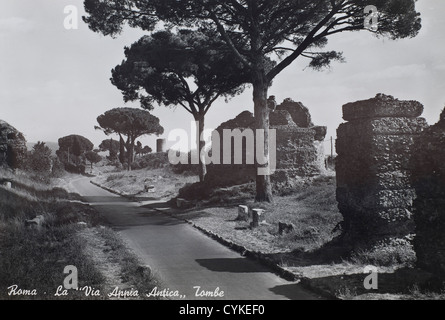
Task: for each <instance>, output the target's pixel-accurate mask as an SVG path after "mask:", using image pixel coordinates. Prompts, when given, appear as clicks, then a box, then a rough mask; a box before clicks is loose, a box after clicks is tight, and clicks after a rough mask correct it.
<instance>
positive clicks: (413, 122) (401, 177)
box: [336, 94, 427, 244]
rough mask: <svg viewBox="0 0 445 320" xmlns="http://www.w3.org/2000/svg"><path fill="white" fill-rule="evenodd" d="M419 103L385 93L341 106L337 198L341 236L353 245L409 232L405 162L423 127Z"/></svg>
mask: <svg viewBox="0 0 445 320" xmlns="http://www.w3.org/2000/svg"><path fill="white" fill-rule="evenodd" d="M422 112H423V106H422V105H421V104H420V103H419V102H416V101H400V100H397V99H394V98H393V97H391V96H386V95H382V94H380V95H377V96H376V97H375V98H373V99H369V100H366V101H358V102H355V103H350V104H346V105H344V106H343V118H344V119H345V120H347V121H348V122H347V123H343V124H341V125H340V127H339V128H338V130H337V143H336V149H337V154H338V157H337V160H336V172H337V200H338V207H339V210H340V212H341V213H342V215H343V218H344V222H343V228H344V231H345V236H346V239H349V240H351V242H353V243H357V244H363V243H364V244H373V243H376V242H377V241H379V240H383V241H384V240H385V239H391V238H403V237H405V236H407V235H409V234H411V233H413V232H414V220H413V218H412V216H413V208H412V205H413V200H414V199H415V190H414V188H413V187H412V185H411V182H410V181H411V173H410V163H411V155H412V151H413V148H414V142H415V139H416V137H418V136H419V134H420V133H421V132H422V131H423V130H424V129H425V128H426V127H427V123H426V121H425V119H423V118H419V116H420V115H421V114H422Z"/></svg>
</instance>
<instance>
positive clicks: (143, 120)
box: [96, 108, 164, 170]
mask: <svg viewBox="0 0 445 320" xmlns="http://www.w3.org/2000/svg"><path fill="white" fill-rule="evenodd" d="M97 122H98V123H99V127H96V129H100V130H102V131H103V132H104V133H105V134H106V135H110V134H118V135H119V139H120V141H121V146H122V144H123V145H124V146H125V149H126V153H127V154H126V159H125V160H126V162H127V166H128V170H131V164H132V162H133V160H134V147H135V144H136V139H137V138H139V137H141V136H144V135H149V134H155V135H160V134H162V133H164V128H163V127H162V126H161V125H160V123H159V119H158V118H157V117H155V116H154V115H152V114H150V112H148V111H145V110H141V109H135V108H115V109H112V110H109V111H107V112H105V113H104V114H102V115H100V116H99V117H97ZM123 136H125V137H126V140H125V142H124V138H123Z"/></svg>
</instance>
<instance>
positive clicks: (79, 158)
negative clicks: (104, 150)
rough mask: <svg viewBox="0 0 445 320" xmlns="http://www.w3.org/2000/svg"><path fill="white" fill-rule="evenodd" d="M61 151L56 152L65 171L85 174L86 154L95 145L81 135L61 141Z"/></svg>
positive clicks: (61, 139) (71, 136)
mask: <svg viewBox="0 0 445 320" xmlns="http://www.w3.org/2000/svg"><path fill="white" fill-rule="evenodd" d="M58 142H59V150H57V151H56V154H57V156H58V157H59V159H60V161H61V162H62V163H63V164H64V166H65V170H67V171H70V172H73V173H84V172H85V166H84V164H85V153H86V152H88V151H92V150H93V148H94V145H93V143H92V142H91V141H90V140H88V139H87V138H85V137H82V136H80V135H69V136H66V137H62V138H60V139H59V141H58Z"/></svg>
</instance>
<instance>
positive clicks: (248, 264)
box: [196, 258, 270, 273]
mask: <svg viewBox="0 0 445 320" xmlns="http://www.w3.org/2000/svg"><path fill="white" fill-rule="evenodd" d="M196 262H198V263H199V264H200V265H201V266H202V267H205V268H207V269H209V270H211V271H215V272H232V273H255V272H270V270H269V269H267V268H266V267H263V266H262V265H260V264H258V263H254V262H252V261H250V260H248V259H246V258H233V259H228V258H215V259H197V260H196Z"/></svg>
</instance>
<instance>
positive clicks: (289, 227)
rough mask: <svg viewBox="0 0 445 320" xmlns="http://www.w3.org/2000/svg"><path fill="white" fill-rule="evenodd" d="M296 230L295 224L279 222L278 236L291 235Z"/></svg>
mask: <svg viewBox="0 0 445 320" xmlns="http://www.w3.org/2000/svg"><path fill="white" fill-rule="evenodd" d="M294 230H295V225H294V224H293V223H286V222H281V221H280V222H278V234H279V235H283V234H286V233H290V232H292V231H294Z"/></svg>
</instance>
